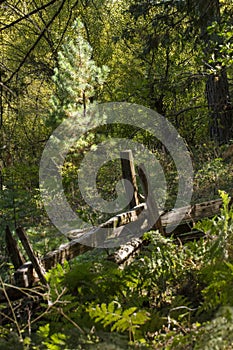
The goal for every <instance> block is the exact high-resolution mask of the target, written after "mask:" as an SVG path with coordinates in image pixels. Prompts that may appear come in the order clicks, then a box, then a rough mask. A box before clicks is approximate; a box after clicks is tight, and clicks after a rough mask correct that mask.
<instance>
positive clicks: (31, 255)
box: [16, 227, 47, 286]
mask: <svg viewBox="0 0 233 350" xmlns="http://www.w3.org/2000/svg"><path fill="white" fill-rule="evenodd" d="M16 233H17V235H18V237H19V239H20V240H21V243H22V245H23V247H24V249H25V251H26V253H27V255H28V257H29V259H30V261H31V262H32V265H33V267H34V269H35V270H36V273H37V275H38V277H39V279H40V281H41V283H42V284H44V285H45V286H46V285H47V281H46V279H45V277H44V273H45V271H43V268H42V266H41V265H40V262H39V259H38V258H37V257H36V256H35V254H34V252H33V249H32V246H31V244H30V242H29V240H28V237H27V235H26V234H25V232H24V230H23V229H22V227H18V228H17V229H16Z"/></svg>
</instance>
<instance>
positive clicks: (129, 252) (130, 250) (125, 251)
mask: <svg viewBox="0 0 233 350" xmlns="http://www.w3.org/2000/svg"><path fill="white" fill-rule="evenodd" d="M142 245H143V240H142V239H141V238H136V239H134V240H132V241H131V242H128V243H126V244H124V245H122V246H121V247H120V248H119V249H118V250H116V251H115V252H114V253H113V254H111V255H109V256H108V258H107V259H108V260H110V261H113V262H115V263H116V264H118V265H121V264H123V263H124V262H125V261H127V262H128V260H129V257H132V256H134V255H135V254H136V253H137V252H138V251H139V249H140V248H141V246H142Z"/></svg>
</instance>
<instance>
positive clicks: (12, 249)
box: [5, 226, 25, 270]
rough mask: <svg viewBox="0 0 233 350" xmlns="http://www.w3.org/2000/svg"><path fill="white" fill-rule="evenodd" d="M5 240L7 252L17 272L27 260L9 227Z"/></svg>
mask: <svg viewBox="0 0 233 350" xmlns="http://www.w3.org/2000/svg"><path fill="white" fill-rule="evenodd" d="M5 240H6V248H7V252H8V254H9V257H10V259H11V261H12V263H13V265H14V268H15V270H17V269H18V268H19V267H20V266H22V265H23V264H24V263H25V259H24V257H23V255H22V254H21V252H20V250H19V247H18V245H17V242H16V240H15V239H14V237H13V235H12V233H11V231H10V228H9V226H7V227H6V234H5Z"/></svg>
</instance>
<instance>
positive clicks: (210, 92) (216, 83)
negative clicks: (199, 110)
mask: <svg viewBox="0 0 233 350" xmlns="http://www.w3.org/2000/svg"><path fill="white" fill-rule="evenodd" d="M206 93H207V101H208V107H209V110H210V117H211V118H210V136H211V139H212V140H214V141H216V142H217V143H218V144H220V145H221V144H223V143H227V142H228V141H229V140H230V139H231V138H232V128H233V109H232V108H233V107H232V105H231V102H230V97H229V86H228V80H227V74H226V70H225V69H224V68H222V69H221V71H220V73H219V74H218V75H214V74H212V75H210V76H209V77H208V79H207V83H206Z"/></svg>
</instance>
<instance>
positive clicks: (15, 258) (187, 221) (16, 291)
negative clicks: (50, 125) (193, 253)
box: [0, 151, 222, 302]
mask: <svg viewBox="0 0 233 350" xmlns="http://www.w3.org/2000/svg"><path fill="white" fill-rule="evenodd" d="M121 159H122V169H123V176H124V178H126V179H128V180H129V181H130V182H131V184H132V185H133V188H134V192H133V198H129V199H130V201H129V210H128V211H126V212H124V213H121V214H118V215H116V216H114V217H112V218H111V219H109V220H108V221H106V222H105V223H103V224H101V225H99V226H98V227H93V228H92V229H91V230H90V229H89V230H78V229H77V230H76V231H72V233H71V235H70V239H71V240H70V241H69V242H68V243H66V244H62V245H61V246H60V247H59V248H58V249H56V250H54V251H52V252H49V253H47V254H46V255H45V256H44V257H42V258H40V259H39V258H38V257H37V256H36V254H35V253H34V252H33V249H32V246H31V244H30V242H29V240H28V238H27V236H26V233H25V232H24V230H23V228H21V227H19V228H17V230H16V233H17V235H18V238H19V239H20V241H21V243H22V245H23V247H24V249H25V251H26V253H27V255H28V257H29V261H28V262H26V261H25V260H24V258H23V256H22V254H21V252H20V250H19V248H18V245H17V241H16V240H15V239H14V237H13V235H12V233H11V231H10V229H9V227H7V228H6V244H7V249H8V252H9V256H10V258H11V261H12V263H13V265H14V268H15V274H14V280H15V286H16V288H15V287H13V286H12V287H8V288H7V289H4V291H2V292H0V302H3V301H7V299H11V300H15V299H18V298H21V297H22V296H23V295H24V293H23V291H22V289H20V288H30V287H32V286H33V285H34V284H35V282H38V281H40V282H41V283H42V284H43V285H46V283H47V282H46V279H45V277H44V274H45V272H46V271H48V270H49V269H51V268H53V267H55V266H56V265H57V264H58V263H60V264H63V263H64V261H69V260H71V259H73V258H75V257H76V256H78V255H80V254H83V253H85V252H87V251H88V250H90V249H93V248H92V247H90V246H88V245H86V244H85V242H86V239H87V238H88V239H89V238H90V237H94V239H95V241H96V242H97V243H98V237H99V236H100V233H101V230H103V229H105V230H106V229H107V231H108V233H109V236H110V237H111V236H114V234H115V232H116V230H117V229H118V230H119V228H121V229H122V231H121V234H123V233H124V229H126V227H127V224H129V223H132V222H138V221H139V217H140V220H141V221H140V225H138V226H139V227H140V228H141V235H140V237H139V238H132V240H130V241H129V242H128V243H126V244H124V245H122V246H121V247H120V248H119V249H117V250H116V251H115V253H113V254H112V255H110V256H109V257H108V259H110V260H112V261H114V262H115V263H117V264H119V265H120V264H122V263H124V262H125V261H126V260H127V259H128V258H129V257H130V256H132V255H133V254H135V253H136V252H137V251H138V250H139V249H140V247H141V246H142V245H143V240H142V235H143V233H144V232H145V231H146V230H147V229H146V228H148V227H151V226H150V225H151V223H153V229H157V230H159V231H160V233H161V234H163V235H165V236H171V235H173V236H174V237H175V238H176V237H179V239H180V240H181V241H183V242H184V241H186V240H190V239H197V238H200V237H201V236H203V235H204V234H203V233H202V232H198V231H192V228H193V226H194V223H195V222H197V221H198V220H200V219H203V218H205V217H213V216H215V215H216V214H219V212H220V208H221V206H222V200H221V199H217V200H212V201H208V202H203V203H200V204H195V205H188V206H185V207H182V208H179V209H174V210H172V211H169V212H166V213H164V212H163V213H160V212H159V211H158V207H157V205H156V202H155V201H154V199H153V198H152V196H151V195H150V194H151V189H150V184H149V183H148V180H147V176H146V170H145V168H144V166H143V164H141V165H140V166H139V171H138V172H139V178H140V181H141V185H142V188H143V192H144V196H145V202H143V203H141V204H139V197H140V196H139V194H138V188H137V183H136V172H135V168H134V163H133V157H132V153H131V151H125V152H123V153H121ZM125 190H126V195H128V189H127V188H125ZM155 218H158V219H157V220H156V219H155ZM143 227H145V229H143ZM166 232H170V233H169V234H167V233H166ZM18 287H19V288H18Z"/></svg>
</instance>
